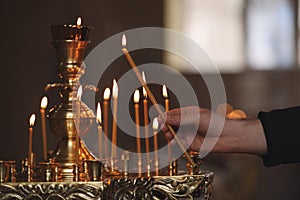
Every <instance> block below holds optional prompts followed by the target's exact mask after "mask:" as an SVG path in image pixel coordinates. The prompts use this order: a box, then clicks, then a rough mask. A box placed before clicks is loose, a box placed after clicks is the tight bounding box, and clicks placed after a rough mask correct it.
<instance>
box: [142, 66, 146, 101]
mask: <svg viewBox="0 0 300 200" xmlns="http://www.w3.org/2000/svg"><path fill="white" fill-rule="evenodd" d="M142 78H143V80H144V82H145V83H147V82H146V76H145V72H144V71H142ZM143 95H144V97H145V98H147V91H146V89H145V87H143Z"/></svg>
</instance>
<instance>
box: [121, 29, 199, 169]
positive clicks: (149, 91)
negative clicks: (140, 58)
mask: <svg viewBox="0 0 300 200" xmlns="http://www.w3.org/2000/svg"><path fill="white" fill-rule="evenodd" d="M122 52H123V53H124V55H125V57H126V59H127V61H128V63H129V65H130V66H131V68H132V69H133V71H134V73H135V75H136V77H137V79H138V80H139V82H140V83H141V85H142V86H143V87H144V88H145V90H146V91H147V94H148V96H149V99H150V101H151V102H152V104H153V106H154V108H155V109H156V111H157V112H158V114H159V115H160V116H161V117H162V119H165V117H164V113H163V111H162V110H161V108H160V107H159V105H158V103H157V101H156V99H155V97H154V95H153V94H152V92H151V90H150V89H149V87H148V86H147V85H146V83H145V81H144V80H143V78H142V75H141V73H140V72H139V70H138V68H137V67H136V64H135V62H134V60H133V59H132V57H131V55H130V53H129V52H128V50H127V49H126V37H125V35H123V36H122ZM166 126H167V127H168V129H169V131H170V132H171V134H172V136H173V137H174V139H175V141H176V143H177V144H178V146H179V147H180V149H181V151H182V152H183V153H184V155H185V156H186V158H187V159H188V161H189V163H190V164H191V165H192V166H193V167H195V166H196V164H195V162H194V161H193V160H192V158H191V156H190V155H189V154H188V152H187V151H186V149H185V147H184V146H183V144H182V142H181V141H180V139H179V138H178V136H177V135H176V132H175V131H174V129H173V128H172V126H170V125H169V124H166Z"/></svg>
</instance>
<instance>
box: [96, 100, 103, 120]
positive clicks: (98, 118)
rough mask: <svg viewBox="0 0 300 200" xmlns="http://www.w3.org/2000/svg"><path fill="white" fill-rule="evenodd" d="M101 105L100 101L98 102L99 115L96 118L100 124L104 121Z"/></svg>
mask: <svg viewBox="0 0 300 200" xmlns="http://www.w3.org/2000/svg"><path fill="white" fill-rule="evenodd" d="M101 114H102V113H101V105H100V103H98V104H97V117H96V119H97V122H98V123H99V124H101V123H102V117H101Z"/></svg>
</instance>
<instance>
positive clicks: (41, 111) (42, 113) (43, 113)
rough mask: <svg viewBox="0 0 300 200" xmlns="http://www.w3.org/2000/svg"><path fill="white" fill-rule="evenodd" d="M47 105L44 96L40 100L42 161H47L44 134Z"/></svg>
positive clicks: (45, 136)
mask: <svg viewBox="0 0 300 200" xmlns="http://www.w3.org/2000/svg"><path fill="white" fill-rule="evenodd" d="M47 105H48V98H47V97H46V96H45V97H43V98H42V101H41V109H40V113H41V120H42V137H43V157H44V160H45V161H46V160H47V133H46V116H45V109H46V107H47Z"/></svg>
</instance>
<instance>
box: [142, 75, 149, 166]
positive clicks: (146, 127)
mask: <svg viewBox="0 0 300 200" xmlns="http://www.w3.org/2000/svg"><path fill="white" fill-rule="evenodd" d="M142 77H143V80H144V82H145V83H146V76H145V73H144V71H143V72H142ZM143 95H144V100H143V104H144V125H145V142H146V153H147V154H146V155H147V162H150V153H149V152H150V143H149V129H148V124H149V120H148V100H147V91H146V89H145V88H144V87H143Z"/></svg>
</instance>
